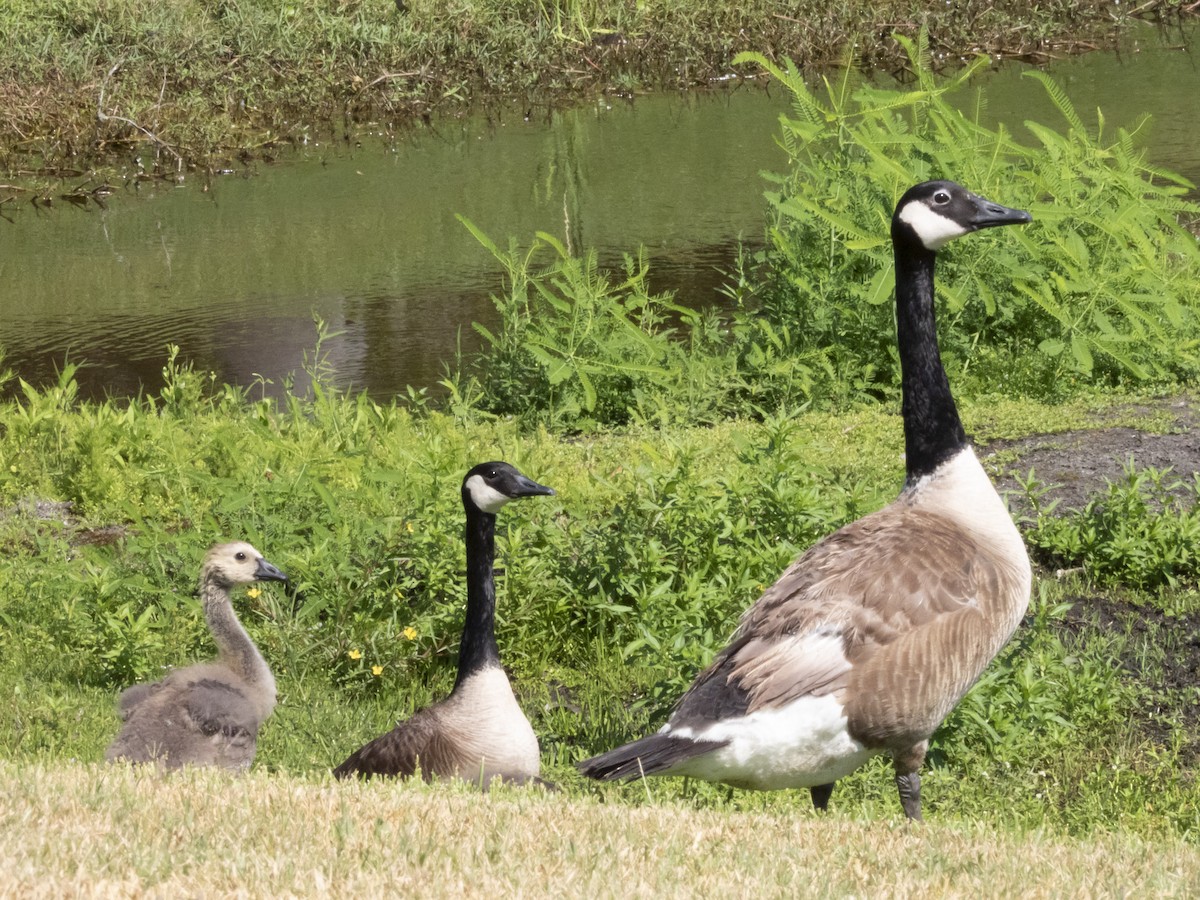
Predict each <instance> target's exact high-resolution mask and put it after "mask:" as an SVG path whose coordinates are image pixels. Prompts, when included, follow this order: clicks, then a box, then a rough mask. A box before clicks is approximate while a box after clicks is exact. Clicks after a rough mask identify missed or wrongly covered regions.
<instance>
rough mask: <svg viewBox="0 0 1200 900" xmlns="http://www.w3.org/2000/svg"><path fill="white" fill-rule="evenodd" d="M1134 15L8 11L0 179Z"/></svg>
mask: <svg viewBox="0 0 1200 900" xmlns="http://www.w3.org/2000/svg"><path fill="white" fill-rule="evenodd" d="M1186 6H1187V4H1186V3H1185V2H1183V0H1168V2H1163V3H1153V4H1149V5H1142V6H1140V7H1138V8H1137V9H1138V12H1139V13H1141V14H1148V13H1152V14H1155V15H1164V16H1167V17H1169V16H1171V15H1173V14H1175V13H1177V12H1178V11H1179V10H1181V9H1182V8H1184V7H1186ZM1131 21H1132V18H1131V16H1130V13H1129V11H1128V9H1127V6H1126V5H1124V4H1122V5H1114V4H1112V3H1108V2H1102V0H1070V2H1054V3H1049V4H1041V5H1038V6H1037V7H1036V8H1032V7H1030V6H1029V4H1026V3H1023V2H1016V0H1011V2H1000V3H986V4H984V3H965V4H963V3H955V4H942V3H912V2H903V0H888V2H883V3H846V4H841V5H837V4H835V5H830V4H828V3H815V2H807V3H799V4H797V3H778V2H774V0H755V2H750V3H736V4H731V3H727V2H719V0H702V2H688V3H683V4H680V3H675V2H670V0H651V2H645V3H637V4H630V3H627V2H623V0H594V2H586V3H585V2H581V0H571V2H561V3H560V2H554V3H550V2H544V0H527V2H517V3H513V2H500V0H462V2H453V3H446V2H440V0H411V2H409V3H408V4H407V8H406V10H405V11H403V12H401V11H398V10H397V8H396V5H395V4H394V3H393V2H392V0H322V2H318V3H305V4H291V5H286V4H285V5H283V6H280V5H279V4H277V3H271V2H267V0H236V2H221V3H215V4H214V3H205V2H201V0H173V2H169V3H153V2H148V0H12V2H9V3H5V4H4V5H3V6H2V7H0V34H3V35H4V36H5V40H4V41H3V46H0V107H2V108H3V109H4V111H5V112H4V114H3V116H0V168H3V169H5V170H7V171H9V172H11V173H15V174H16V177H19V178H24V179H26V180H27V181H28V180H30V179H31V178H32V179H33V180H36V175H37V174H38V173H44V174H48V175H53V174H59V175H68V176H70V175H75V176H76V177H79V176H82V175H83V174H84V173H85V172H86V171H87V170H88V168H89V167H90V166H91V165H92V164H93V163H94V162H95V161H96V160H109V161H112V162H114V163H115V164H116V165H117V168H118V170H119V171H120V172H121V173H122V174H124V175H126V176H129V177H134V176H144V175H150V174H155V173H157V174H163V175H167V176H178V175H180V174H183V173H185V172H187V170H189V169H190V168H192V167H195V166H199V167H201V168H205V167H212V166H219V165H221V160H223V159H227V158H233V157H236V156H237V155H239V154H243V153H251V154H257V153H261V152H264V150H265V148H269V147H270V145H272V144H273V143H275V142H278V141H287V140H300V139H310V138H317V137H322V138H325V137H328V136H330V135H331V134H333V133H336V134H337V135H339V136H343V135H349V134H351V133H352V131H353V127H352V123H354V122H356V121H361V120H378V121H384V122H388V123H392V124H395V123H402V122H404V121H406V120H411V119H412V118H413V117H427V116H431V115H436V114H440V113H443V112H447V111H458V110H461V109H463V108H464V107H465V106H467V105H468V104H472V103H476V104H484V105H490V104H494V101H495V100H496V99H497V98H499V97H507V98H512V99H514V101H515V102H517V103H518V104H519V106H518V107H517V110H516V112H515V113H512V114H517V115H519V114H521V113H523V112H525V111H526V110H538V109H543V108H545V107H546V106H547V105H553V104H555V103H558V102H562V101H564V100H566V99H569V98H571V97H574V96H577V95H580V94H582V93H585V92H594V91H598V90H603V91H615V92H629V91H635V90H640V89H644V88H650V87H654V88H663V87H688V86H691V85H695V84H702V83H704V82H706V81H708V80H710V79H712V78H715V77H721V76H725V75H726V74H727V73H729V71H730V70H731V62H732V60H733V57H734V55H735V54H737V53H738V52H741V51H746V50H754V51H762V52H764V53H765V54H766V55H767V56H768V57H771V58H776V59H778V58H780V57H783V56H786V57H789V58H792V59H795V60H797V61H799V62H800V63H801V64H802V65H804V66H806V67H816V66H823V65H828V64H830V63H834V62H839V61H841V60H842V59H843V58H844V55H845V54H846V52H847V48H849V47H851V46H853V47H854V53H855V54H856V55H857V56H858V57H859V58H861V59H863V60H865V61H867V62H868V63H870V64H872V65H876V64H878V65H884V66H896V65H899V64H901V63H903V56H902V54H899V53H898V52H897V49H896V47H895V44H894V43H893V42H892V41H891V39H890V37H889V35H890V34H891V33H892V32H898V33H901V34H907V35H909V36H915V34H916V33H917V31H918V30H919V29H920V28H922V27H925V28H927V29H928V30H929V33H930V36H931V39H932V42H933V46H934V49H935V51H936V52H937V53H938V54H939V55H942V54H944V55H945V56H946V57H950V58H958V57H960V56H961V55H964V54H971V53H975V52H979V51H981V50H986V51H988V52H991V53H995V54H1003V55H1009V56H1011V55H1039V54H1047V53H1051V52H1058V51H1063V50H1068V51H1069V50H1070V49H1073V48H1086V47H1091V46H1097V45H1101V44H1106V43H1108V42H1110V41H1111V40H1112V39H1113V37H1114V35H1115V34H1117V33H1119V32H1120V30H1121V29H1122V28H1125V27H1127V26H1128V25H1129V23H1130V22H1131ZM495 108H497V109H498V107H495ZM392 124H389V126H388V127H392ZM335 125H336V129H335V128H334V126H335ZM134 150H136V151H137V152H136V154H135V153H134V152H133V151H134ZM92 184H94V183H92ZM89 186H92V185H89Z"/></svg>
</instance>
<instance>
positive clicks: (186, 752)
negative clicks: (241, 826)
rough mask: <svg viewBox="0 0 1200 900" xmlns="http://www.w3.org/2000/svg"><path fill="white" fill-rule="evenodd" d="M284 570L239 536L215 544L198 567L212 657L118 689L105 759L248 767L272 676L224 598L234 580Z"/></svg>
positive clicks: (268, 705)
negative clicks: (113, 732)
mask: <svg viewBox="0 0 1200 900" xmlns="http://www.w3.org/2000/svg"><path fill="white" fill-rule="evenodd" d="M286 580H287V576H286V575H284V574H283V573H282V572H281V571H279V569H277V568H275V566H273V565H271V564H270V563H269V562H267V561H266V560H265V559H263V558H262V554H261V553H259V552H258V551H257V550H255V549H254V548H253V547H252V546H250V545H249V544H246V543H242V542H236V543H232V544H218V545H216V546H215V547H213V548H212V549H211V550H209V551H208V555H207V556H205V557H204V563H203V565H202V566H201V567H200V601H201V603H202V604H203V607H204V618H205V619H206V620H207V622H208V628H209V631H211V632H212V636H213V641H214V642H215V643H216V645H217V650H218V651H219V655H218V656H217V659H215V660H214V661H213V662H208V663H200V664H199V665H195V666H188V667H187V668H186V669H178V670H176V671H174V672H172V673H171V674H169V675H168V676H167V677H166V678H164V679H163V680H162V681H156V682H153V683H149V684H135V685H134V686H133V687H131V688H129V689H127V690H126V691H124V692H123V693H122V694H121V697H120V699H119V700H118V710H119V712H120V714H121V719H122V721H123V722H124V724H123V725H122V726H121V732H120V733H119V734H118V735H117V738H116V740H114V741H113V742H112V744H111V745H110V746H109V748H108V751H107V753H106V754H105V758H106V759H108V760H109V762H114V761H116V760H120V759H123V760H126V761H128V762H135V763H141V762H154V763H156V764H158V765H160V766H162V767H163V768H167V769H178V768H180V767H182V766H188V765H191V766H220V767H221V768H225V769H248V768H249V767H250V763H251V762H252V761H253V759H254V750H255V741H256V740H257V737H258V729H259V726H260V725H262V723H263V721H264V720H265V719H266V718H267V716H269V715H270V714H271V710H272V709H274V707H275V679H274V678H273V677H272V676H271V670H270V669H268V668H267V663H266V661H265V660H264V659H263V658H262V654H260V653H259V652H258V648H257V647H255V646H254V642H253V641H251V640H250V636H249V635H248V634H246V630H245V629H244V628H242V624H241V623H240V622H239V621H238V618H237V615H236V614H235V613H234V611H233V604H232V603H231V602H230V591H231V589H232V588H233V586H234V585H237V584H249V583H250V582H254V581H286Z"/></svg>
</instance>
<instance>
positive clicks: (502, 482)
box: [462, 461, 554, 516]
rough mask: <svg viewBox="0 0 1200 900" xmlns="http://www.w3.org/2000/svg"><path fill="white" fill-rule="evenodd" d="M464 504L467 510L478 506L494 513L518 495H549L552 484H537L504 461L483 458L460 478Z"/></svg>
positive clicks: (552, 494) (552, 489) (475, 508)
mask: <svg viewBox="0 0 1200 900" xmlns="http://www.w3.org/2000/svg"><path fill="white" fill-rule="evenodd" d="M462 496H463V507H464V508H465V509H466V510H467V513H468V514H469V513H471V512H472V510H478V511H479V512H482V513H487V514H488V515H493V516H494V515H495V514H496V513H498V512H499V511H500V510H501V509H503V508H504V505H505V504H506V503H508V502H509V501H510V500H518V499H520V498H521V497H539V496H540V497H552V496H554V488H549V487H546V486H545V485H544V484H538V483H537V482H536V481H534V480H533V479H531V478H527V477H526V476H524V475H522V474H521V473H520V472H518V471H517V470H516V468H515V467H513V466H511V465H509V464H508V463H506V462H499V461H496V462H485V463H480V464H479V465H477V466H475V467H474V468H473V469H471V471H469V472H468V473H467V475H466V477H465V478H464V479H463V486H462Z"/></svg>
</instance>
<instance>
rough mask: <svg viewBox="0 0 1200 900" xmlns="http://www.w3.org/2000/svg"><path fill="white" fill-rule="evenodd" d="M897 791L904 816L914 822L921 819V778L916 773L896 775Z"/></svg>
mask: <svg viewBox="0 0 1200 900" xmlns="http://www.w3.org/2000/svg"><path fill="white" fill-rule="evenodd" d="M896 790H898V791H899V792H900V805H901V806H903V807H904V815H905V816H907V817H908V818H909V819H911V820H912V821H914V822H920V821H922V819H921V776H920V775H918V774H917V773H916V772H908V773H907V774H904V775H901V774H900V773H899V772H897V773H896Z"/></svg>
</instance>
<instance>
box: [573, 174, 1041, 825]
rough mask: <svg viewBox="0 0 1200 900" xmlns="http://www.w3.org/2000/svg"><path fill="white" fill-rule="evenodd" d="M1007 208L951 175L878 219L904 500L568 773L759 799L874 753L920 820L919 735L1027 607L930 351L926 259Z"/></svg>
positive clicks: (765, 600)
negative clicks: (881, 756) (639, 721)
mask: <svg viewBox="0 0 1200 900" xmlns="http://www.w3.org/2000/svg"><path fill="white" fill-rule="evenodd" d="M1031 220H1032V217H1031V216H1030V215H1029V213H1027V212H1023V211H1021V210H1015V209H1008V208H1006V207H1003V206H999V205H997V204H995V203H991V202H989V201H987V200H984V199H983V198H982V197H978V196H976V195H975V194H972V193H970V192H969V191H967V190H965V189H964V188H962V187H961V186H959V185H957V184H954V183H953V182H949V181H929V182H925V183H923V184H918V185H916V186H915V187H913V188H911V189H910V190H909V191H908V192H907V193H905V194H904V196H903V197H901V198H900V202H899V203H898V204H897V206H896V211H895V214H894V215H893V217H892V245H893V250H894V254H895V261H896V327H897V339H898V343H899V351H900V371H901V390H902V393H903V405H902V415H903V419H904V446H905V454H906V456H905V466H906V469H907V472H906V479H905V483H904V489H903V490H902V491H901V493H900V496H899V497H898V498H897V499H896V500H895V501H894V502H892V503H891V504H890V505H888V506H887V507H885V508H884V509H882V510H880V511H879V512H876V513H874V514H872V515H869V516H867V517H865V518H863V519H860V520H858V521H857V522H853V523H851V524H849V525H847V526H845V527H844V528H842V529H840V530H839V531H837V532H835V533H833V534H832V535H830V536H829V537H827V538H825V539H824V540H822V541H820V542H819V543H818V544H816V545H815V546H813V547H812V548H810V549H809V550H808V552H807V553H805V554H804V555H803V556H801V557H800V559H798V560H797V561H796V562H794V563H793V564H792V565H791V566H790V567H789V568H788V569H787V570H786V571H785V572H784V573H783V575H781V576H780V578H779V580H778V581H776V582H775V584H773V585H772V586H771V587H770V588H769V589H768V590H767V592H766V593H765V594H763V596H762V597H761V598H759V600H758V601H757V602H756V603H755V604H754V605H753V606H752V607H750V609H749V610H747V611H746V613H745V614H744V615H743V617H742V620H741V623H740V625H739V627H738V629H737V631H736V632H735V634H734V636H733V639H732V643H730V645H729V646H728V647H726V648H725V650H723V651H722V652H721V653H720V654H718V655H717V657H716V658H715V659H714V660H713V662H712V664H711V665H710V666H709V667H708V668H707V669H706V670H705V671H703V672H702V673H700V675H699V676H698V677H697V678H696V680H695V682H693V684H692V686H691V688H689V690H688V691H687V693H686V694H684V696H683V697H682V699H681V700H680V701H679V703H678V704H677V705H676V707H675V709H674V711H673V712H672V714H671V717H670V719H669V721H668V722H667V724H666V725H665V726H663V728H662V729H661V730H660V731H659V732H658V733H657V734H654V735H651V736H649V737H646V738H643V739H641V740H639V741H634V742H633V743H631V744H626V745H625V746H623V747H618V748H617V749H615V750H612V751H610V752H608V753H603V754H601V755H599V756H596V757H593V758H592V759H588V760H585V761H584V762H583V763H581V764H580V768H581V769H582V770H583V772H584V774H585V775H588V776H590V777H592V778H597V779H601V780H612V779H622V778H634V777H637V776H639V775H642V774H646V775H688V776H692V777H694V778H701V779H704V780H707V781H719V782H724V783H726V784H730V785H733V786H734V787H742V788H751V789H757V790H776V789H783V788H799V787H807V788H809V789H810V791H811V794H812V800H813V805H814V806H815V807H816V808H817V809H822V810H823V809H825V808H826V806H827V804H828V802H829V797H830V794H831V793H832V791H833V785H834V782H835V781H837V779H839V778H842V777H843V776H845V775H848V774H850V773H851V772H853V771H854V770H855V769H857V768H858V767H859V766H861V765H862V764H863V763H864V762H865V761H866V760H867V759H869V758H870V757H871V756H874V755H875V754H878V753H887V754H889V755H890V756H891V757H892V759H893V761H894V763H895V771H896V787H897V789H898V790H899V793H900V802H901V805H902V806H903V808H904V813H905V815H906V816H908V818H910V819H920V818H921V779H920V775H919V770H920V767H921V764H922V762H923V761H924V759H925V752H926V750H927V749H928V746H929V738H930V736H931V735H932V734H933V732H934V730H935V729H936V728H937V727H938V725H939V724H940V723H941V722H942V720H943V719H944V718H945V717H946V715H947V714H948V713H949V712H950V710H952V709H953V708H954V706H955V705H956V704H957V703H958V701H959V700H960V699H962V696H963V695H964V694H965V693H966V692H967V690H968V689H969V688H970V687H971V685H972V684H974V683H975V681H976V679H977V678H978V677H979V675H980V674H981V673H982V672H983V669H984V667H985V666H986V665H987V664H988V663H989V662H990V661H991V660H992V658H993V657H995V655H996V654H997V653H998V652H999V651H1000V648H1001V647H1003V646H1004V644H1005V642H1006V641H1007V640H1008V639H1009V637H1010V636H1011V635H1012V633H1013V631H1014V630H1015V629H1016V627H1017V624H1018V623H1019V622H1020V620H1021V618H1022V616H1023V615H1024V614H1025V609H1026V607H1027V606H1028V603H1029V591H1030V584H1031V579H1032V573H1031V571H1030V567H1029V558H1028V556H1027V555H1026V552H1025V546H1024V544H1023V543H1022V541H1021V537H1020V535H1019V534H1018V532H1017V529H1016V527H1015V526H1014V525H1013V522H1012V519H1011V518H1010V516H1009V514H1008V511H1007V510H1006V509H1005V507H1004V504H1003V503H1002V501H1001V500H1000V497H999V496H998V495H997V494H996V491H995V489H994V488H993V487H992V484H991V481H990V480H989V479H988V477H987V474H986V473H985V472H984V470H983V467H982V466H981V465H980V464H979V461H978V460H977V459H976V457H975V453H974V451H973V450H972V448H971V445H970V444H969V443H968V442H967V437H966V434H965V432H964V431H963V427H962V422H961V421H960V420H959V416H958V410H957V408H956V407H955V404H954V399H953V397H952V396H951V394H950V386H949V382H948V381H947V379H946V372H945V369H944V368H943V367H942V362H941V356H940V354H939V351H938V344H937V332H936V327H935V321H934V309H933V293H934V292H933V274H934V263H935V260H936V254H937V251H938V250H939V249H941V248H942V246H944V245H945V244H946V243H947V242H948V241H951V240H953V239H954V238H957V237H961V236H962V235H965V234H970V233H971V232H973V231H977V230H979V229H981V228H993V227H996V226H999V225H1012V224H1019V223H1023V222H1029V221H1031Z"/></svg>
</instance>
